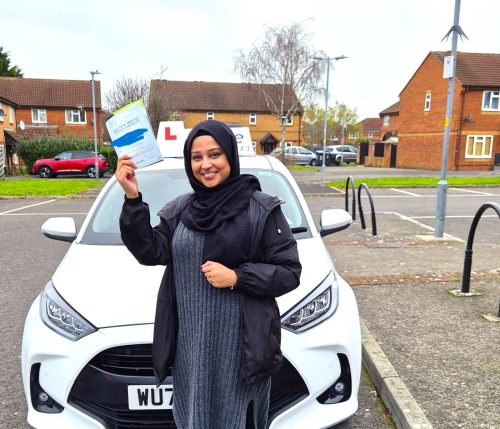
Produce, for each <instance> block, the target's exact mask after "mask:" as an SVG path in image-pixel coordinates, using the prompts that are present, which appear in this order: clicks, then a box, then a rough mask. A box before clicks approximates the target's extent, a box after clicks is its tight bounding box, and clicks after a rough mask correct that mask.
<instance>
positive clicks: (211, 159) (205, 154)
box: [191, 136, 231, 188]
mask: <svg viewBox="0 0 500 429" xmlns="http://www.w3.org/2000/svg"><path fill="white" fill-rule="evenodd" d="M191 169H192V170H193V175H194V177H195V179H196V180H197V181H198V182H200V183H202V184H203V185H205V186H206V187H207V188H215V187H216V186H218V185H220V184H221V183H222V182H224V181H225V180H226V179H227V178H228V177H229V174H230V173H231V165H230V164H229V160H228V159H227V156H226V153H225V152H224V151H223V150H222V147H221V146H220V145H219V143H217V142H216V141H215V139H214V138H213V137H212V136H198V137H196V138H195V139H194V140H193V145H192V146H191Z"/></svg>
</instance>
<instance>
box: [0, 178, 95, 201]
mask: <svg viewBox="0 0 500 429" xmlns="http://www.w3.org/2000/svg"><path fill="white" fill-rule="evenodd" d="M101 184H102V183H101V182H98V181H97V180H83V179H76V180H67V179H53V180H40V179H24V178H22V179H13V180H6V181H4V182H2V186H0V196H1V197H21V196H22V197H31V196H59V195H75V194H78V193H80V192H83V191H86V190H88V189H92V188H95V187H97V186H100V185H101Z"/></svg>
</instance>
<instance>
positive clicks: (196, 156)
mask: <svg viewBox="0 0 500 429" xmlns="http://www.w3.org/2000/svg"><path fill="white" fill-rule="evenodd" d="M200 160H201V156H198V155H194V156H192V157H191V161H200Z"/></svg>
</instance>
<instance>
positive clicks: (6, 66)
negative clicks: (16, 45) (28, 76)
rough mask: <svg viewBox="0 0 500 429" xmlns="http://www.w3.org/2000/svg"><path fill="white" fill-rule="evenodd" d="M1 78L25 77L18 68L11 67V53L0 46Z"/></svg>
mask: <svg viewBox="0 0 500 429" xmlns="http://www.w3.org/2000/svg"><path fill="white" fill-rule="evenodd" d="M0 76H6V77H23V72H22V70H21V69H20V68H19V67H18V66H12V67H11V66H10V58H9V53H8V52H5V51H4V50H3V47H1V46H0Z"/></svg>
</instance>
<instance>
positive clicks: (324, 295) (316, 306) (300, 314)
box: [281, 271, 339, 333]
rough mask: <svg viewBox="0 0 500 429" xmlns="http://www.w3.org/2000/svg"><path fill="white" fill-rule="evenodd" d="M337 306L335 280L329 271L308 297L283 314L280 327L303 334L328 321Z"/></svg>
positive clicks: (337, 295)
mask: <svg viewBox="0 0 500 429" xmlns="http://www.w3.org/2000/svg"><path fill="white" fill-rule="evenodd" d="M338 304H339V287H338V283H337V278H336V276H335V273H334V272H333V271H330V273H328V275H327V276H326V277H325V278H324V279H323V281H322V282H321V283H320V284H319V285H318V286H317V287H316V288H315V289H314V290H313V291H312V292H311V293H310V294H309V295H307V296H306V297H305V298H304V299H303V300H302V301H300V302H299V303H298V304H297V305H296V306H295V307H293V308H292V309H291V310H290V311H287V312H286V313H285V314H284V316H283V317H282V319H281V320H282V322H281V325H282V326H283V328H285V329H288V330H289V331H292V332H296V333H298V332H303V331H305V330H307V329H310V328H312V327H313V326H316V325H317V324H319V323H321V322H323V321H324V320H326V319H328V318H329V317H330V316H331V315H332V314H333V313H335V311H336V310H337V307H338Z"/></svg>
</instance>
